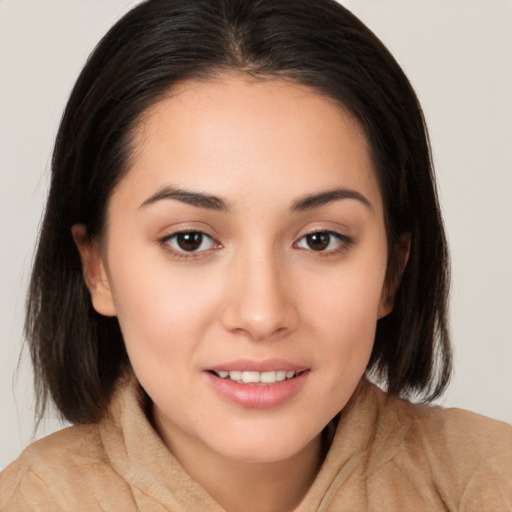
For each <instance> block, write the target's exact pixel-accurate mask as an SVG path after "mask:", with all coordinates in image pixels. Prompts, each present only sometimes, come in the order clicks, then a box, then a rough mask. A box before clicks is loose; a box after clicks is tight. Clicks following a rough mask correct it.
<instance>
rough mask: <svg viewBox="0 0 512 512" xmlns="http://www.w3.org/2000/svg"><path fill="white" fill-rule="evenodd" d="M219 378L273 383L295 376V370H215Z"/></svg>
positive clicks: (242, 381) (243, 382)
mask: <svg viewBox="0 0 512 512" xmlns="http://www.w3.org/2000/svg"><path fill="white" fill-rule="evenodd" d="M215 373H216V374H217V375H218V376H219V377H220V378H221V379H227V378H229V379H231V380H234V381H236V382H238V383H240V384H259V383H261V384H274V383H275V382H282V381H283V380H286V379H292V378H293V377H295V372H293V371H286V370H277V371H271V372H249V371H244V372H240V371H231V372H228V371H226V370H219V371H217V372H215Z"/></svg>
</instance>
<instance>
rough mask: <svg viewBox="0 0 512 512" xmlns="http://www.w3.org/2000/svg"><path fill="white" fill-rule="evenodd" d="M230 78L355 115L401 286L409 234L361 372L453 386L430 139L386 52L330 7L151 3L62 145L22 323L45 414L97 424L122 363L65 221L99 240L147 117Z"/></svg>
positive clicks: (433, 386) (254, 0)
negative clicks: (275, 83)
mask: <svg viewBox="0 0 512 512" xmlns="http://www.w3.org/2000/svg"><path fill="white" fill-rule="evenodd" d="M230 70H234V71H243V72H247V73H250V74H251V75H253V76H254V77H257V78H258V77H261V78H263V79H264V78H268V77H282V78H285V79H287V80H291V81H293V82H295V83H300V84H304V85H307V86H310V87H312V88H314V89H315V90H316V91H318V92H319V93H321V94H325V95H327V96H329V97H331V98H334V99H335V100H337V101H338V102H340V103H341V104H342V105H344V107H345V108H347V109H348V110H349V111H350V112H351V113H352V114H353V115H354V116H355V117H356V118H357V119H358V120H359V122H360V123H361V125H362V127H363V128H364V130H365V133H366V136H367V138H368V141H369V143H370V146H371V150H372V154H373V159H374V164H375V170H376V173H377V176H378V179H379V182H380V185H381V191H382V195H383V199H384V204H385V215H386V223H387V234H388V246H389V268H388V282H391V281H398V279H399V274H400V270H401V269H400V251H399V245H400V236H401V235H402V234H404V233H409V234H410V237H411V248H410V256H409V261H408V263H407V266H406V267H405V271H404V273H403V276H402V279H401V282H400V285H399V287H398V290H397V292H396V296H395V300H394V303H395V306H394V309H393V311H392V313H391V314H389V315H388V316H387V317H385V318H383V319H382V320H380V321H379V322H378V325H377V334H376V338H375V345H374V349H373V353H372V355H371V359H370V363H369V366H368V371H369V372H376V373H377V374H378V375H379V376H380V377H381V378H382V379H383V380H384V381H385V382H386V385H387V388H388V390H389V392H391V393H394V394H401V395H411V394H419V395H420V396H422V397H423V398H424V399H432V398H435V397H437V396H438V395H439V394H440V393H441V392H442V391H443V389H444V388H445V387H446V385H447V382H448V379H449V375H450V366H451V352H450V345H449V339H448V330H447V313H446V309H447V289H448V261H447V260H448V255H447V246H446V240H445V235H444V230H443V225H442V219H441V215H440V210H439V205H438V200H437V196H436V189H435V183H434V175H433V170H432V161H431V154H430V147H429V142H428V135H427V130H426V127H425V122H424V119H423V115H422V111H421V108H420V105H419V103H418V100H417V98H416V95H415V93H414V91H413V89H412V88H411V85H410V84H409V81H408V80H407V78H406V76H405V75H404V73H403V71H402V70H401V68H400V67H399V65H398V64H397V63H396V61H395V60H394V58H393V57H392V56H391V55H390V53H389V52H388V50H387V49H386V48H385V47H384V45H383V44H382V43H381V42H380V41H379V39H378V38H377V37H376V36H375V35H374V34H373V33H372V32H371V31H370V30H369V29H368V28H367V27H366V26H365V25H364V24H363V23H361V22H360V21H359V20H358V19H357V18H356V17H355V16H354V15H352V14H351V13H350V12H349V11H347V10H346V9H345V8H344V7H342V6H341V5H339V4H338V3H336V2H335V1H334V0H149V1H146V2H143V3H142V4H140V5H138V6H137V7H135V8H134V9H133V10H132V11H130V12H129V13H128V14H127V15H125V16H124V17H123V18H122V19H121V20H120V21H119V22H117V23H116V24H115V25H114V27H113V28H112V29H111V30H110V31H109V32H108V33H107V35H106V36H105V37H104V38H103V39H102V40H101V42H100V43H99V45H98V46H97V47H96V49H95V50H94V52H93V53H92V55H91V56H90V58H89V60H88V61H87V63H86V65H85V67H84V69H83V71H82V73H81V74H80V76H79V78H78V80H77V82H76V84H75V87H74V89H73V91H72V93H71V96H70V98H69V101H68V104H67V107H66V109H65V112H64V115H63V118H62V121H61V125H60V129H59V132H58V135H57V140H56V143H55V149H54V154H53V160H52V179H51V188H50V193H49V197H48V202H47V206H46V212H45V216H44V221H43V223H42V228H41V233H40V238H39V243H38V248H37V253H36V257H35V262H34V268H33V273H32V280H31V285H30V292H29V299H28V308H27V320H26V336H27V339H28V340H29V343H30V348H31V354H32V359H33V364H34V367H35V382H36V390H37V393H38V397H39V409H38V410H39V413H40V414H42V413H43V412H44V409H45V406H46V404H47V401H48V398H51V399H52V400H53V402H54V403H55V404H56V406H57V408H58V409H59V411H60V412H61V413H62V415H63V416H64V417H65V418H67V419H68V420H69V421H71V422H75V423H84V422H91V421H96V420H98V419H99V418H101V416H102V415H103V414H104V412H105V410H106V407H107V405H108V401H109V398H110V395H111V392H112V389H113V386H114V383H115V382H116V380H117V379H118V377H119V375H120V373H121V372H122V371H123V368H124V367H125V366H126V364H127V355H126V352H125V349H124V344H123V339H122V336H121V332H120V329H119V325H118V323H117V319H116V318H107V317H103V316H101V315H99V314H98V313H96V312H95V310H94V309H93V307H92V304H91V300H90V296H89V292H88V290H87V288H86V286H85V284H84V280H83V278H82V268H81V262H80V258H79V254H78V251H77V249H76V247H75V244H74V241H73V239H72V236H71V226H72V225H73V224H75V223H83V224H85V225H86V227H87V231H88V234H89V236H90V237H92V238H94V237H96V236H98V235H100V234H101V232H102V229H103V227H104V223H105V214H106V209H107V204H108V200H109V197H110V196H111V194H112V191H113V189H114V187H115V186H116V183H118V182H119V180H121V179H122V177H123V172H124V171H125V170H126V168H127V161H128V159H129V157H130V154H131V150H132V138H133V133H134V130H135V129H136V128H137V126H138V123H139V122H140V120H141V116H142V114H143V113H144V112H145V111H146V109H147V108H148V107H150V106H151V105H153V104H155V103H156V102H157V101H159V100H160V99H161V98H162V97H163V96H164V95H165V93H166V92H167V91H168V90H169V88H170V87H172V86H173V85H175V84H177V83H178V82H181V81H184V80H189V79H208V78H211V77H214V76H218V75H219V74H220V73H222V72H225V71H230Z"/></svg>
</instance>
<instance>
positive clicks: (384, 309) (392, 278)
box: [378, 232, 411, 319]
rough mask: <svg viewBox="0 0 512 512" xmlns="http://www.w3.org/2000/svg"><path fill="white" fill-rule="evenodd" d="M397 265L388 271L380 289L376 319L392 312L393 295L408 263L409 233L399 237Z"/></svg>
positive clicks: (409, 249)
mask: <svg viewBox="0 0 512 512" xmlns="http://www.w3.org/2000/svg"><path fill="white" fill-rule="evenodd" d="M396 251H397V265H396V269H390V270H388V273H387V275H386V282H385V283H384V287H383V289H382V296H381V299H380V304H379V312H378V318H379V319H380V318H384V317H385V316H386V315H389V313H391V311H393V306H394V305H395V295H396V291H397V290H398V286H399V285H400V281H401V280H402V275H403V273H404V270H405V267H406V265H407V262H408V261H409V254H410V251H411V233H409V232H406V233H402V234H401V235H400V240H399V241H398V244H397V247H396Z"/></svg>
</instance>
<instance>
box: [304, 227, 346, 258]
mask: <svg viewBox="0 0 512 512" xmlns="http://www.w3.org/2000/svg"><path fill="white" fill-rule="evenodd" d="M353 242H354V241H353V239H352V238H350V237H348V236H345V235H342V234H341V233H336V232H335V231H315V232H313V233H308V234H307V235H304V236H303V237H302V238H301V239H300V240H299V241H298V242H297V243H296V247H298V248H299V249H307V250H310V251H315V252H325V253H331V254H333V253H336V252H338V251H341V250H344V249H346V248H348V247H349V246H350V245H351V244H352V243H353Z"/></svg>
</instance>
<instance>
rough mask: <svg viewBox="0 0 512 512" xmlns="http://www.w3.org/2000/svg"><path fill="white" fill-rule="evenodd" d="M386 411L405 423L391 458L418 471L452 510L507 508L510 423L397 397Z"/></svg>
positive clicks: (511, 489) (511, 472)
mask: <svg viewBox="0 0 512 512" xmlns="http://www.w3.org/2000/svg"><path fill="white" fill-rule="evenodd" d="M389 413H390V414H392V415H396V418H397V419H398V421H399V423H400V424H401V425H403V427H404V428H403V430H402V432H403V438H402V441H401V443H400V444H399V446H397V450H396V454H395V456H394V457H393V464H395V465H396V466H399V467H400V468H401V470H402V471H403V472H406V473H408V474H409V476H410V475H411V472H412V474H414V473H415V472H416V474H417V475H419V474H421V475H422V476H421V478H418V479H417V481H418V482H419V481H420V480H422V481H425V482H431V484H430V485H431V486H433V487H434V488H435V489H436V492H437V494H438V495H439V496H440V498H441V499H442V500H443V501H444V502H446V503H452V504H453V505H454V506H456V510H512V426H510V425H508V424H507V423H504V422H501V421H497V420H493V419H491V418H487V417H485V416H482V415H480V414H476V413H473V412H470V411H466V410H462V409H445V408H442V407H437V406H427V405H421V404H412V403H410V402H407V401H404V400H400V399H397V398H390V399H389ZM410 478H413V477H411V476H410ZM493 507H494V508H493Z"/></svg>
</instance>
